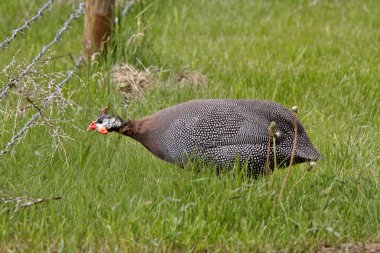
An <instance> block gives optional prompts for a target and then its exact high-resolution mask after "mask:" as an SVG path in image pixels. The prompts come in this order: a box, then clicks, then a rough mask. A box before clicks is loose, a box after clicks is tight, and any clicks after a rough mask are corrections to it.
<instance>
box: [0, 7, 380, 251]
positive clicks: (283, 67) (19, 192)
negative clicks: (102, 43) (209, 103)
mask: <svg viewBox="0 0 380 253" xmlns="http://www.w3.org/2000/svg"><path fill="white" fill-rule="evenodd" d="M44 2H45V1H41V0H38V1H37V0H36V1H1V2H0V35H1V36H0V40H1V41H2V40H3V39H5V38H6V37H7V36H9V35H10V33H11V31H12V28H15V27H17V26H19V25H21V24H22V22H23V21H24V19H25V18H27V17H30V16H31V15H34V14H35V13H36V11H37V10H38V8H39V6H41V5H42V4H43V3H44ZM77 2H78V1H57V2H56V3H54V5H53V6H52V8H51V11H50V12H47V13H46V14H45V15H44V16H43V18H42V19H41V20H39V21H38V22H36V23H33V24H32V25H31V29H30V31H29V32H27V33H26V34H25V35H19V36H18V37H17V39H16V40H15V41H14V42H12V43H11V44H10V46H9V48H8V49H5V50H4V49H0V68H1V69H3V68H4V67H5V66H6V65H7V64H8V63H9V62H10V60H11V59H12V58H13V56H14V55H15V54H16V53H17V56H16V57H15V59H16V60H17V61H18V62H19V63H20V64H21V63H22V62H24V64H25V63H28V62H29V61H30V60H31V59H32V58H33V57H34V56H35V54H36V53H38V52H39V51H40V50H41V48H42V46H43V45H44V44H46V43H48V42H49V41H50V40H51V39H52V38H53V37H54V34H55V32H56V31H57V30H58V29H59V27H60V26H61V25H62V22H64V20H66V19H67V17H68V14H69V13H71V12H72V11H73V10H74V9H75V8H76V3H77ZM118 11H120V10H118ZM379 16H380V2H379V1H376V0H368V1H353V0H352V1H350V0H349V1H338V0H336V1H327V0H320V1H318V0H315V1H312V0H310V1H307V0H299V1H291V0H287V1H263V0H262V1H261V0H258V1H250V0H240V1H229V0H222V1H220V0H219V1H216V0H203V1H184V0H181V1H178V0H176V1H175V0H168V1H158V0H156V1H143V3H141V2H139V1H138V3H136V5H134V7H133V8H132V9H131V11H130V12H129V13H128V16H127V17H126V18H124V17H123V18H120V19H119V24H118V25H117V26H116V27H115V31H114V37H113V42H114V43H113V46H112V47H111V49H110V50H109V54H108V55H107V57H100V58H98V60H97V61H96V62H94V63H92V64H88V65H83V67H82V68H81V70H80V71H79V73H78V77H76V78H73V79H72V80H71V81H70V83H69V84H68V86H66V87H65V89H64V93H65V96H66V97H67V98H69V99H70V100H71V101H73V102H74V103H75V105H72V106H70V107H68V108H66V110H65V111H59V110H57V108H54V109H53V110H52V111H51V112H49V113H51V114H49V115H54V116H55V117H59V118H60V119H61V120H60V121H59V122H58V123H57V124H58V125H59V126H60V127H61V128H62V129H63V130H64V131H65V133H66V134H67V135H68V136H70V137H71V140H69V139H67V140H63V142H62V143H61V145H59V148H58V149H57V148H56V146H57V145H56V144H57V143H55V142H53V140H56V139H53V138H52V137H51V136H50V135H51V131H49V128H50V126H48V125H46V124H44V125H37V126H36V127H34V128H33V129H31V130H30V131H29V132H28V134H27V137H26V138H25V139H23V140H22V142H21V143H20V144H18V145H17V146H15V147H14V148H13V149H12V151H11V152H10V153H7V154H5V155H4V156H2V157H0V197H1V198H6V197H17V196H30V197H32V198H43V197H49V196H61V197H62V199H60V200H54V201H48V202H45V203H41V204H39V205H33V206H31V207H29V208H25V209H22V210H17V211H16V206H15V205H12V204H4V203H1V202H0V252H17V251H20V252H21V251H28V252H42V251H51V252H82V251H83V252H87V251H99V252H111V251H112V252H126V251H127V252H139V251H147V252H152V251H162V252H168V251H178V252H182V251H185V252H186V251H195V252H208V251H210V252H247V251H254V252H271V251H284V252H294V251H296V252H304V251H306V252H307V251H318V250H323V248H325V247H333V248H336V249H338V247H340V245H345V244H358V245H361V247H365V245H372V244H374V243H380V192H379V189H380V145H379V140H380V110H379V101H380V76H379V73H380V51H379V49H380V30H379V27H380V19H379ZM82 28H83V18H81V19H80V20H79V21H77V22H75V23H73V25H72V27H71V29H70V30H69V32H68V33H65V34H64V35H63V37H62V41H61V42H59V43H58V44H57V45H55V46H54V47H53V48H52V50H51V51H49V54H48V55H50V54H52V55H53V57H55V58H54V59H53V60H54V64H50V65H47V66H44V67H41V69H40V70H39V71H45V72H46V73H57V72H59V71H63V70H70V69H71V66H73V60H72V57H71V56H70V55H72V56H74V57H75V56H77V55H79V54H80V53H81V46H82V45H81V43H82ZM138 33H141V34H143V36H141V35H140V36H136V35H134V34H138ZM131 36H134V39H131ZM125 62H128V63H130V64H133V65H134V66H135V67H136V68H142V67H143V66H146V67H148V66H156V67H158V68H159V70H160V73H159V75H158V76H159V79H158V80H156V82H155V86H154V87H153V88H151V89H149V90H148V91H147V92H146V94H145V96H144V97H143V98H138V97H137V98H136V99H134V100H132V101H131V103H130V104H129V106H128V110H125V109H124V102H123V98H122V97H121V96H120V95H119V94H118V92H117V89H116V88H115V84H114V83H113V82H112V79H111V76H110V69H111V68H112V66H113V65H114V64H116V63H125ZM13 68H14V70H13V72H14V73H17V72H18V70H19V69H18V68H17V67H16V66H13ZM184 69H189V70H194V71H199V72H201V73H203V74H204V75H206V76H207V77H208V83H207V85H205V86H200V87H195V86H192V85H188V86H186V87H181V86H180V85H178V84H177V83H175V82H172V81H167V80H168V79H170V77H171V76H173V75H175V73H177V72H178V71H181V70H184ZM0 75H1V74H0ZM0 80H1V82H2V83H1V86H0V87H3V86H4V82H6V77H5V76H4V75H1V77H0ZM195 98H256V99H269V100H274V101H276V102H278V103H281V104H283V105H285V106H286V107H288V108H290V107H292V106H293V105H297V106H298V107H299V110H300V113H299V117H300V119H301V121H302V123H303V125H304V126H305V128H306V130H307V132H308V135H309V136H310V139H311V140H312V142H313V144H314V145H315V146H316V147H317V148H318V149H319V151H320V152H321V153H322V154H323V156H324V159H323V160H321V161H319V162H318V166H317V167H316V168H315V169H313V170H311V171H307V170H306V169H307V165H305V164H304V165H297V166H295V167H294V168H293V170H292V174H291V177H290V180H289V182H288V184H287V187H286V189H285V192H284V197H283V201H282V203H278V201H277V199H278V195H279V191H280V188H281V184H282V182H283V179H284V178H285V175H286V170H281V171H276V172H275V173H274V174H273V175H271V176H270V177H269V178H268V181H266V180H265V178H261V179H258V180H249V179H245V178H243V177H240V176H235V177H234V176H233V175H232V173H228V172H226V173H223V174H222V175H221V176H217V175H216V174H215V172H214V171H212V170H208V169H207V168H202V169H201V170H200V171H198V170H197V169H194V168H192V167H191V166H188V167H187V168H185V169H181V168H178V167H176V166H174V165H172V164H168V163H165V162H163V161H161V160H159V159H158V158H156V157H154V156H153V155H152V154H151V153H149V152H148V151H147V150H146V149H145V148H144V147H143V146H142V145H140V144H139V143H137V142H134V141H133V140H131V139H128V138H126V137H123V136H120V135H117V134H109V135H107V136H101V135H99V134H96V133H87V132H86V131H85V130H86V128H87V126H88V124H89V123H90V121H91V120H93V119H95V118H96V116H97V115H98V114H99V109H100V108H101V107H103V106H106V105H107V106H108V107H109V110H110V112H112V113H114V114H119V115H120V116H121V117H122V118H124V119H127V118H137V117H141V116H144V115H148V114H150V113H153V112H155V111H157V110H160V109H163V108H165V107H167V106H170V105H174V104H177V103H180V102H184V101H187V100H191V99H195ZM17 99H18V97H17V96H16V95H12V94H11V93H10V94H9V96H8V97H7V98H6V99H4V100H1V101H0V106H1V107H0V113H1V117H0V133H1V137H0V143H1V145H0V150H1V149H3V148H4V146H5V144H6V143H7V142H8V141H9V140H10V138H11V136H12V134H13V131H14V129H13V127H14V125H13V124H14V116H12V115H13V110H14V108H15V104H16V102H17V101H16V100H17ZM35 112H36V111H35V110H33V109H30V110H28V113H27V114H26V116H31V115H32V114H33V113H35ZM27 119H28V118H27V117H26V118H24V119H23V120H21V121H20V122H19V124H18V125H17V127H18V128H17V129H19V128H20V127H21V125H22V124H23V123H25V122H26V121H27ZM50 130H51V129H50Z"/></svg>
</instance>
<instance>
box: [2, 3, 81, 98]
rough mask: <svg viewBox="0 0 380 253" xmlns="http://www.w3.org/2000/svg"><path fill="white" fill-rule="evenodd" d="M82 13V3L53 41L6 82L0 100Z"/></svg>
mask: <svg viewBox="0 0 380 253" xmlns="http://www.w3.org/2000/svg"><path fill="white" fill-rule="evenodd" d="M83 12H84V3H81V4H79V7H78V9H77V10H76V11H75V12H74V13H71V14H70V17H69V18H68V19H67V20H66V21H65V23H64V25H63V26H62V28H61V29H60V30H59V31H58V32H57V34H56V35H55V37H54V39H53V40H52V41H50V42H49V43H48V44H46V45H45V46H43V48H42V50H41V51H40V52H39V53H38V54H37V55H36V56H35V57H34V58H33V60H32V62H31V63H30V64H29V65H28V66H26V68H24V69H23V70H22V71H21V72H20V73H19V74H18V75H17V76H16V77H14V78H13V79H12V80H11V81H10V82H8V83H7V84H6V85H5V86H4V87H3V88H2V89H1V90H0V99H2V98H3V97H4V96H5V95H6V93H7V91H8V90H9V89H10V88H12V87H13V86H15V85H16V84H17V83H18V82H19V81H20V78H22V77H24V76H26V75H27V74H28V73H29V71H30V69H31V68H32V67H33V66H34V64H36V62H37V61H38V60H39V59H40V58H41V57H42V56H43V55H44V54H45V53H46V51H48V50H49V48H50V47H51V46H53V45H54V44H55V43H57V42H58V41H59V40H60V39H61V36H62V34H63V33H64V32H66V31H67V29H68V28H69V26H70V23H71V22H72V21H73V20H74V19H77V18H79V17H80V16H81V15H82V13H83Z"/></svg>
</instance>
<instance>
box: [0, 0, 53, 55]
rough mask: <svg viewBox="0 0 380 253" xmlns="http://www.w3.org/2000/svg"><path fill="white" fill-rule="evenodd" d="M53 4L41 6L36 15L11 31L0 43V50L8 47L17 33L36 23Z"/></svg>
mask: <svg viewBox="0 0 380 253" xmlns="http://www.w3.org/2000/svg"><path fill="white" fill-rule="evenodd" d="M53 3H54V0H49V1H47V2H46V3H45V4H44V5H42V6H41V8H40V9H39V10H38V12H37V14H36V15H35V16H33V17H31V18H30V19H28V20H27V21H25V22H24V24H23V25H22V26H20V27H18V28H16V29H14V30H13V31H12V35H11V36H9V37H7V38H6V39H5V40H4V41H3V42H1V43H0V48H6V47H8V45H9V43H10V42H11V41H12V40H14V39H15V38H16V36H17V33H19V32H23V31H24V30H26V29H27V28H29V26H30V23H32V22H34V21H36V20H37V19H38V18H40V17H42V13H43V12H44V11H45V10H46V9H48V8H49V7H50V5H52V4H53Z"/></svg>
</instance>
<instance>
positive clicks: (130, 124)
mask: <svg viewBox="0 0 380 253" xmlns="http://www.w3.org/2000/svg"><path fill="white" fill-rule="evenodd" d="M133 129H134V121H133V120H128V121H123V122H122V123H121V127H120V129H119V131H118V132H119V134H123V135H126V136H132V135H133V134H134V131H133Z"/></svg>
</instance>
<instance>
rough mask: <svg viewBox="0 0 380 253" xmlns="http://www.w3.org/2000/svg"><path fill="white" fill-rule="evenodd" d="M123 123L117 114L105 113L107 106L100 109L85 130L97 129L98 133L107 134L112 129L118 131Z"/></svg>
mask: <svg viewBox="0 0 380 253" xmlns="http://www.w3.org/2000/svg"><path fill="white" fill-rule="evenodd" d="M122 124H123V120H122V119H121V118H120V117H119V116H116V117H114V116H111V115H108V114H107V108H104V109H102V110H101V113H100V115H99V117H98V119H97V120H96V121H92V122H91V124H90V125H89V126H88V128H87V131H93V130H97V131H98V132H99V133H100V134H107V133H108V132H112V131H119V129H120V128H121V126H122Z"/></svg>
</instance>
